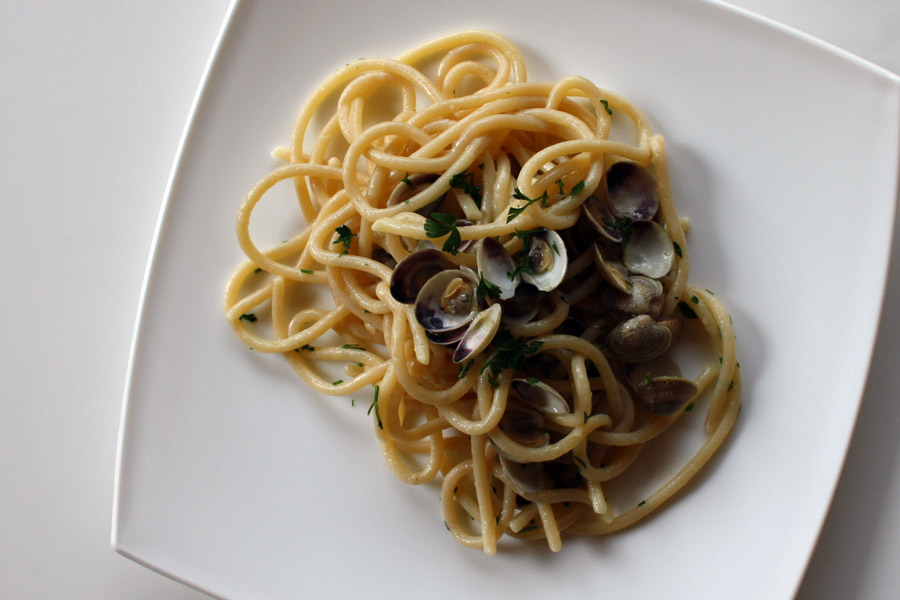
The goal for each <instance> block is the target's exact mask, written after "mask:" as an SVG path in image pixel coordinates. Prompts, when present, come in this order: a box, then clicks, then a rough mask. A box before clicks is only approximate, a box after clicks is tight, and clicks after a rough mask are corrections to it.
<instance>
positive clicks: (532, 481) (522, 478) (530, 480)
mask: <svg viewBox="0 0 900 600" xmlns="http://www.w3.org/2000/svg"><path fill="white" fill-rule="evenodd" d="M500 466H502V467H503V470H504V471H506V474H507V475H508V476H509V479H510V481H512V483H513V485H514V486H515V487H516V488H517V491H519V492H524V493H526V494H533V493H535V492H540V491H541V490H543V489H544V488H545V487H546V480H545V479H544V465H543V463H520V462H516V461H514V460H512V459H510V458H506V457H505V456H503V455H502V454H501V455H500Z"/></svg>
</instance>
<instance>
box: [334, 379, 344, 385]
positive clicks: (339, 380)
mask: <svg viewBox="0 0 900 600" xmlns="http://www.w3.org/2000/svg"><path fill="white" fill-rule="evenodd" d="M342 383H344V380H343V379H338V380H337V381H332V382H331V385H340V384H342Z"/></svg>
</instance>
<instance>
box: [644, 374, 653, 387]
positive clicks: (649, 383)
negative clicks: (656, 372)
mask: <svg viewBox="0 0 900 600" xmlns="http://www.w3.org/2000/svg"><path fill="white" fill-rule="evenodd" d="M644 380H645V381H646V382H647V386H649V387H653V386H654V385H656V383H655V382H654V381H653V377H652V376H651V375H650V371H647V374H646V375H645V376H644Z"/></svg>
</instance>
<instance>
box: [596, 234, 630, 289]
mask: <svg viewBox="0 0 900 600" xmlns="http://www.w3.org/2000/svg"><path fill="white" fill-rule="evenodd" d="M594 264H596V265H597V270H598V272H599V273H600V276H601V277H602V278H603V280H604V281H606V282H607V283H608V284H610V285H611V286H613V287H614V288H616V289H617V290H619V291H620V292H622V293H625V294H630V293H631V282H630V281H629V278H628V269H626V268H625V265H623V264H622V261H620V260H619V259H618V258H617V257H616V256H615V254H614V253H613V250H612V249H611V248H609V247H608V246H607V245H606V244H604V243H603V242H602V241H600V240H598V241H597V243H596V244H594Z"/></svg>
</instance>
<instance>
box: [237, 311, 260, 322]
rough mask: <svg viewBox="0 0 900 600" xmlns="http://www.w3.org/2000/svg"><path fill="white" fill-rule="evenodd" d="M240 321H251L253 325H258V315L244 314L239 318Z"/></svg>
mask: <svg viewBox="0 0 900 600" xmlns="http://www.w3.org/2000/svg"><path fill="white" fill-rule="evenodd" d="M238 320H240V321H250V322H251V323H256V315H254V314H253V313H244V314H242V315H241V316H240V317H239V318H238Z"/></svg>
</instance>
